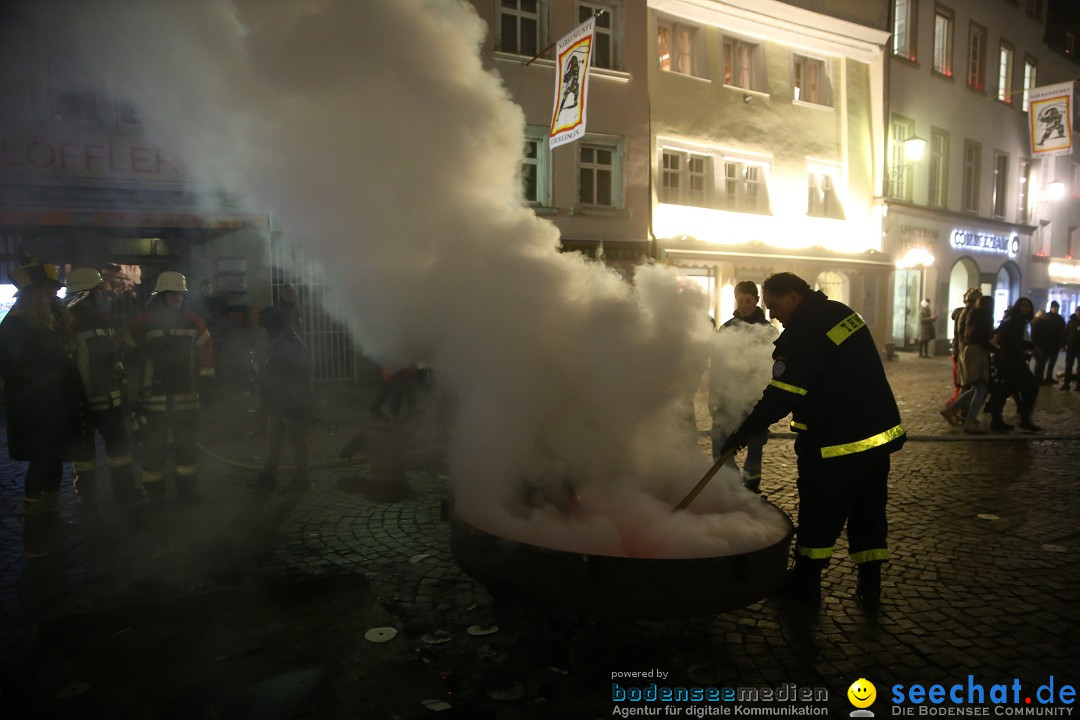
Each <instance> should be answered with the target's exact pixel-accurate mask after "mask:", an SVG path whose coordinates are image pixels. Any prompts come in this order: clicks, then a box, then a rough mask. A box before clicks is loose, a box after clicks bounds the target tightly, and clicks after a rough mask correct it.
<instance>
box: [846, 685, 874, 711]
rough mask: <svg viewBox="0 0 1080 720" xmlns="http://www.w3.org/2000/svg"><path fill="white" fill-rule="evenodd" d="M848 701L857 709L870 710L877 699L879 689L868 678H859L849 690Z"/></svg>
mask: <svg viewBox="0 0 1080 720" xmlns="http://www.w3.org/2000/svg"><path fill="white" fill-rule="evenodd" d="M847 697H848V700H849V701H850V702H851V704H852V705H854V706H855V707H857V708H868V707H870V706H871V705H873V704H874V700H875V699H876V698H877V688H875V687H874V683H872V682H870V681H869V680H867V679H866V678H859V679H858V680H856V681H855V682H853V683H851V687H849V688H848V689H847Z"/></svg>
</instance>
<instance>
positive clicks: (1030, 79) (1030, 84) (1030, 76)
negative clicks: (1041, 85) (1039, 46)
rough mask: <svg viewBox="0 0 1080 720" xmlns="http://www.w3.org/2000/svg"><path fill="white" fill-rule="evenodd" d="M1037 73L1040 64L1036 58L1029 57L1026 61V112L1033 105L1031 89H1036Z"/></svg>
mask: <svg viewBox="0 0 1080 720" xmlns="http://www.w3.org/2000/svg"><path fill="white" fill-rule="evenodd" d="M1037 75H1038V66H1037V65H1036V64H1035V61H1034V60H1032V59H1031V58H1028V59H1027V60H1025V61H1024V103H1023V109H1024V112H1027V111H1028V109H1029V108H1030V107H1031V91H1032V90H1034V89H1035V83H1036V77H1037Z"/></svg>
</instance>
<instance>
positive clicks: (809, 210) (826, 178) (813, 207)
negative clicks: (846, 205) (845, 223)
mask: <svg viewBox="0 0 1080 720" xmlns="http://www.w3.org/2000/svg"><path fill="white" fill-rule="evenodd" d="M807 181H808V187H807V199H806V214H807V215H811V216H813V217H824V218H836V219H843V217H844V209H843V208H842V207H840V198H838V197H837V196H836V178H835V173H834V171H832V170H822V169H818V168H811V169H810V171H809V172H808V173H807Z"/></svg>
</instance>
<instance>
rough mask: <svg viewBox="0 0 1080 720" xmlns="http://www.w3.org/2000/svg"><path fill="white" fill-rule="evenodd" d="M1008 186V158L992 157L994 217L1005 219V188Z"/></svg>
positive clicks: (1001, 156)
mask: <svg viewBox="0 0 1080 720" xmlns="http://www.w3.org/2000/svg"><path fill="white" fill-rule="evenodd" d="M1008 186H1009V156H1008V155H1005V154H1003V153H996V154H995V155H994V217H996V218H999V219H1000V218H1004V217H1005V200H1006V192H1007V190H1006V188H1008Z"/></svg>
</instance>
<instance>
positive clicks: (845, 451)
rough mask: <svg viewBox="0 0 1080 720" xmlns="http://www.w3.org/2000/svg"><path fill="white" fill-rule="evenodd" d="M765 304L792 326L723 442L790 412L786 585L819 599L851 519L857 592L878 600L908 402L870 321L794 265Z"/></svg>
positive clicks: (771, 285)
mask: <svg viewBox="0 0 1080 720" xmlns="http://www.w3.org/2000/svg"><path fill="white" fill-rule="evenodd" d="M762 289H763V295H764V298H765V306H766V307H767V308H768V309H769V312H770V313H771V315H772V317H774V318H776V319H777V320H779V321H780V322H781V323H782V324H783V325H784V332H783V333H782V334H781V335H780V337H779V338H777V340H776V342H775V343H774V344H775V346H776V350H775V351H774V353H773V359H774V364H773V371H772V375H773V379H772V381H771V382H770V383H769V386H768V387H766V389H765V392H764V394H763V395H762V397H761V400H759V401H758V403H757V405H756V406H755V407H754V409H753V411H751V413H750V416H749V417H748V418H747V419H746V420H745V421H744V422H743V424H742V426H741V427H740V428H739V429H738V430H737V431H736V432H735V433H734V434H732V436H731V437H730V438H729V439H728V441H727V443H726V444H725V449H726V448H729V447H742V446H744V445H746V443H747V441H748V439H749V438H750V437H752V436H753V435H755V434H758V433H761V432H764V431H765V430H766V429H768V427H769V425H771V424H772V423H774V422H776V421H777V420H780V419H781V418H783V417H784V416H786V415H787V414H788V413H791V414H792V422H791V427H792V428H793V429H794V430H795V431H796V432H797V437H796V440H795V453H796V455H797V456H798V470H799V478H798V488H799V516H798V528H797V530H796V547H795V552H796V555H795V568H794V569H793V570H791V571H790V572H789V573H788V576H787V578H786V580H785V582H784V587H783V588H782V591H781V592H782V593H783V594H784V595H787V596H789V597H794V598H797V599H802V600H808V601H812V602H816V601H818V600H820V586H821V573H822V571H823V570H824V569H825V567H826V566H827V565H828V563H829V560H830V559H831V558H832V554H833V545H834V544H835V542H836V538H837V537H839V535H840V533H841V531H842V530H843V528H844V523H845V521H846V522H847V535H848V545H849V554H850V557H851V559H852V560H853V561H854V562H855V563H856V564H857V565H858V568H859V576H858V596H859V599H860V601H861V602H862V604H863V605H864V606H865V607H868V608H871V609H872V608H876V607H877V606H878V604H879V600H880V594H881V565H882V563H884V562H885V561H886V560H888V558H889V551H888V549H887V546H886V535H887V531H888V524H887V521H886V516H885V505H886V500H887V497H888V490H887V484H888V478H889V462H890V455H891V454H892V453H894V452H896V451H897V450H899V449H900V448H901V447H902V446H903V444H904V441H905V439H906V434H905V432H904V428H903V426H902V425H901V424H900V411H899V409H898V408H897V405H896V400H895V398H894V397H893V393H892V388H890V387H889V381H888V379H887V378H886V377H885V368H884V367H883V366H882V364H881V357H880V355H879V354H878V349H877V346H876V344H875V343H874V339H873V337H872V336H871V335H870V330H869V329H868V328H867V327H866V323H865V322H864V321H863V319H862V318H861V317H859V314H858V313H856V312H855V311H854V310H852V309H851V308H850V307H848V306H847V305H844V304H843V303H839V302H835V301H833V300H829V299H828V298H827V297H826V296H825V294H824V293H822V292H820V291H814V290H811V289H810V286H809V285H807V283H806V281H805V280H803V279H802V278H800V277H799V276H797V275H794V274H792V273H777V274H775V275H771V276H769V277H768V278H766V279H765V283H764V284H763V286H762Z"/></svg>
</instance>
